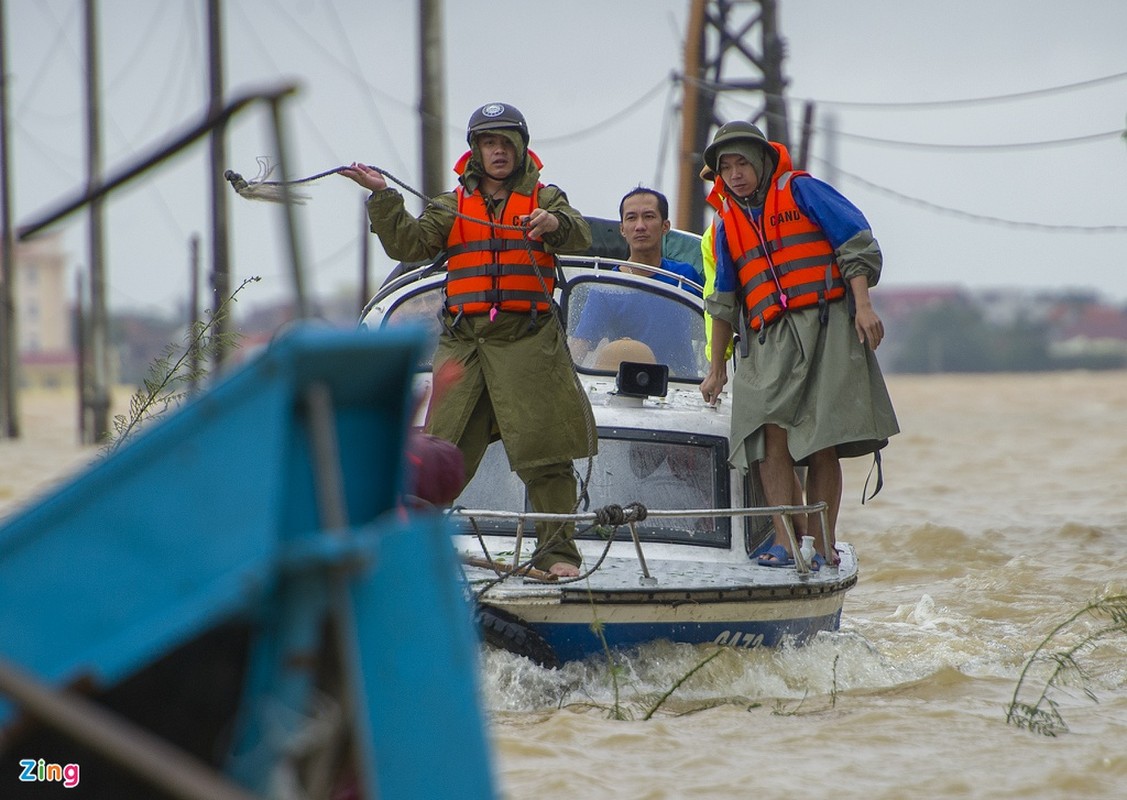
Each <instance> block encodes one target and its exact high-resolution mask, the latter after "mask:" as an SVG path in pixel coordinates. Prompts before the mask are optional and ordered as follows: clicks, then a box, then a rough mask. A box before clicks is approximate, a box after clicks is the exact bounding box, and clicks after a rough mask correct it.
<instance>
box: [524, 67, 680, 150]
mask: <svg viewBox="0 0 1127 800" xmlns="http://www.w3.org/2000/svg"><path fill="white" fill-rule="evenodd" d="M670 80H676V77H675V76H671V77H669V78H662V79H661V80H659V81H658V82H657V83H655V84H654V85H653V86H651V87H650V88H649V89H648V90H646V92H645V93H644V94H643V95H642V96H641V97H639V98H638V99H637V100H635V101H634V102H632V103H630V105H628V106H626V107H625V108H623V109H621V110H620V111H617V112H615V113H614V114H611V115H610V116H609V117H607V118H606V119H603V120H600V121H598V122H596V123H595V124H593V125H588V126H587V127H586V128H580V129H579V130H577V131H572V132H571V133H565V134H560V135H558V136H538V137H537V138H536V141H537V143H538V144H555V143H556V142H573V141H575V140H577V139H582V138H584V137H586V136H591V135H594V134H597V133H601V132H602V130H603V129H604V128H606V127H607V126H608V125H613V124H614V123H616V122H620V121H621V120H623V119H625V118H626V117H628V116H630V115H631V114H633V113H634V112H635V111H637V110H638V109H639V108H641V107H642V106H643V105H645V104H646V103H647V102H648V101H649V100H650V99H651V98H652V97H653V96H654V95H655V94H657V92H658V91H660V90H661V88H662V87H663V86H665V85H666V83H667V81H670Z"/></svg>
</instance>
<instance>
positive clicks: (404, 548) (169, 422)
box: [0, 328, 494, 800]
mask: <svg viewBox="0 0 1127 800" xmlns="http://www.w3.org/2000/svg"><path fill="white" fill-rule="evenodd" d="M423 346H424V345H423V340H422V337H421V336H420V335H419V334H418V333H417V332H409V331H408V332H405V331H384V332H380V333H378V334H376V333H367V332H359V331H332V330H327V329H324V328H298V329H296V330H295V331H293V332H292V333H291V334H289V335H287V336H285V337H282V338H280V339H279V340H277V341H276V342H274V343H273V344H271V346H270V347H269V348H267V349H266V350H265V351H264V352H262V353H261V354H260V355H259V356H258V357H256V358H255V359H253V360H252V361H251V362H250V363H248V364H247V365H246V366H245V367H244V368H242V369H240V370H239V371H237V372H235V373H233V374H231V375H230V376H228V377H226V378H225V379H223V380H222V381H221V382H219V383H217V384H216V386H215V387H214V388H213V389H211V390H209V391H207V392H206V393H204V394H202V395H200V396H199V397H198V398H196V399H194V400H193V401H191V402H190V403H188V404H187V405H185V406H184V407H183V408H182V409H180V410H178V411H177V412H175V413H172V414H169V415H168V416H167V417H166V418H164V419H162V420H161V421H159V422H158V423H156V424H154V425H153V426H151V427H150V428H149V429H147V430H144V431H142V432H141V433H140V434H139V435H137V436H136V437H135V438H134V439H133V440H132V441H129V442H127V443H125V444H124V446H123V447H121V448H120V449H119V450H117V451H116V452H115V453H113V454H112V455H111V456H109V457H107V458H105V459H103V460H102V461H100V462H98V463H96V464H95V465H93V466H92V467H91V468H90V469H89V470H88V471H86V472H85V473H83V474H81V475H79V476H78V477H77V478H75V479H74V480H73V481H71V482H70V483H68V484H67V485H64V486H62V487H61V488H59V489H58V490H57V491H55V492H54V493H52V494H50V495H49V496H47V497H45V498H43V499H42V500H40V501H39V502H37V503H35V504H34V505H32V506H31V507H29V508H27V509H25V510H22V511H21V512H18V513H17V514H15V515H14V516H12V517H10V518H8V519H7V520H6V521H4V523H3V525H2V526H0V754H2V758H3V762H4V763H5V764H6V765H8V766H9V767H11V768H13V769H14V768H15V764H16V762H17V761H20V760H26V761H30V762H31V764H32V765H31V767H29V769H28V770H27V771H25V772H26V774H25V775H24V776H23V777H21V779H20V781H16V780H15V777H14V775H13V774H12V773H11V772H9V775H10V776H11V778H10V779H5V781H4V784H3V790H2V793H3V795H4V796H5V797H11V796H18V791H17V790H21V789H22V790H26V791H27V793H28V796H44V795H43V794H42V792H43V791H47V790H48V788H49V787H46V786H43V785H41V784H42V782H44V781H53V780H55V775H58V780H60V781H64V780H68V778H66V777H64V772H65V775H66V776H69V779H73V781H74V783H76V784H78V785H79V788H80V789H81V790H82V791H80V793H79V796H82V797H142V796H143V797H157V796H161V797H163V796H169V797H171V796H176V797H198V798H201V800H202V798H208V800H220V799H221V798H248V797H255V796H257V797H268V796H291V795H286V794H284V790H285V787H287V786H300V787H303V788H304V789H305V790H307V791H308V792H309V795H310V796H329V793H330V792H341V791H345V792H347V791H353V792H354V793H355V794H356V796H363V797H385V798H392V797H394V798H420V799H421V798H435V797H461V798H489V797H493V796H494V785H493V775H492V765H491V758H490V753H489V748H488V744H487V739H486V733H485V724H484V718H483V714H482V710H481V707H480V702H479V695H480V686H479V676H478V659H479V656H480V646H479V641H478V638H477V636H476V635H475V631H474V628H473V622H472V614H471V612H470V607H469V605H468V604H467V603H466V599H465V592H464V583H463V581H462V575H461V572H460V565H459V564H458V561H457V558H456V556H455V553H454V550H453V548H452V547H451V539H450V536H451V529H450V522H449V520H448V519H447V518H445V517H444V516H442V515H438V514H422V515H418V514H414V515H411V516H405V515H403V514H402V513H401V511H400V509H399V507H398V500H399V495H400V492H401V489H402V484H403V455H402V454H403V452H404V442H405V436H406V429H407V419H406V418H407V416H408V415H409V410H408V409H409V408H410V397H411V393H412V376H413V372H414V369H415V364H416V362H417V361H418V360H419V358H420V355H421V348H422V347H423ZM439 731H440V732H441V735H438V734H437V732H439ZM449 742H456V745H454V746H450V745H449V744H448V743H449ZM52 767H58V768H59V770H58V772H57V773H56V772H53V771H52V769H51V768H52ZM64 768H65V769H64ZM71 768H73V769H71ZM37 791H38V792H39V794H37V793H36V792H37Z"/></svg>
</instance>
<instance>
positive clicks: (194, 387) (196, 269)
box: [188, 233, 200, 395]
mask: <svg viewBox="0 0 1127 800" xmlns="http://www.w3.org/2000/svg"><path fill="white" fill-rule="evenodd" d="M199 318H200V236H199V234H198V233H193V234H192V236H191V238H190V239H188V341H190V342H194V341H195V336H194V335H193V334H194V333H195V331H196V323H197V322H198V321H199ZM188 374H189V375H190V376H191V377H190V378H189V379H188V394H190V395H194V394H196V392H198V391H199V388H200V387H199V375H200V351H199V348H198V347H196V346H195V345H192V347H191V350H189V352H188Z"/></svg>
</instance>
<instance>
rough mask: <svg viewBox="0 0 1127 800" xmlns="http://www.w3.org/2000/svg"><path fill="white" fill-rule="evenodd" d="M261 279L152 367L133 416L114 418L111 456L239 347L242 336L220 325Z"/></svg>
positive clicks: (109, 447) (252, 279)
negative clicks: (218, 357)
mask: <svg viewBox="0 0 1127 800" xmlns="http://www.w3.org/2000/svg"><path fill="white" fill-rule="evenodd" d="M260 280H262V279H261V278H259V277H257V276H254V277H250V278H247V279H245V280H244V281H243V282H242V283H241V284H239V286H238V288H237V289H235V291H234V292H232V293H231V296H230V297H228V298H227V299H226V300H224V301H223V303H221V304H220V306H219V308H218V309H216V311H215V312H214V313H211V312H206V313H207V319H201V320H196V321H195V322H194V323H193V324H192V327H191V330H189V331H188V334H187V335H186V337H185V342H184V345H183V347H182V348H181V347H178V346H177V345H175V344H170V345H168V346H166V347H165V348H164V350H163V354H162V355H161V356H160V357H159V358H157V359H156V360H155V361H154V362H153V363H152V364H150V365H149V371H148V373H147V374H146V375H145V378H144V379H143V381H142V385H141V387H140V388H139V389H138V390H137V391H136V392H135V393H134V394H133V396H132V397H130V398H129V414H128V415H126V414H118V415H116V416H114V418H113V424H114V431H115V434H116V435H115V436H114V438H113V440H112V441H111V442H110V443H109V444H108V445H107V446H106V451H107V453H112V452H114V451H115V450H117V449H118V448H119V447H121V446H122V444H124V443H125V441H126V440H127V439H128V438H129V437H130V436H132V435H133V434H135V433H136V432H137V431H138V430H139V429H140V428H141V426H142V425H144V424H145V423H147V422H149V421H151V420H153V419H155V418H157V417H159V416H160V415H162V414H164V413H165V412H167V411H168V410H169V409H171V408H175V407H178V406H179V405H180V404H181V403H182V402H183V401H184V400H185V399H186V398H187V396H188V394H189V390H190V387H192V386H193V385H196V384H197V383H199V382H200V381H201V380H202V379H203V378H204V377H206V375H207V368H206V367H205V366H203V365H204V364H205V363H206V362H207V361H208V360H209V359H211V358H214V357H215V356H216V355H217V354H218V353H220V352H223V351H226V350H230V349H233V348H235V347H237V346H238V343H239V338H240V336H239V334H238V333H237V332H235V331H220V330H219V325H220V322H221V321H222V320H225V319H226V318H227V317H228V316H229V315H230V308H231V304H232V303H234V302H237V297H238V294H239V292H241V291H242V290H243V289H244V288H245V287H246V286H247V285H248V284H250V283H256V282H258V281H260Z"/></svg>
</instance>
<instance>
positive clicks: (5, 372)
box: [0, 0, 20, 439]
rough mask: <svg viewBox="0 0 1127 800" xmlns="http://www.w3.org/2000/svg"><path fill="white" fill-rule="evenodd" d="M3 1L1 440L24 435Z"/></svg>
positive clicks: (1, 6)
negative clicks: (21, 423) (21, 405)
mask: <svg viewBox="0 0 1127 800" xmlns="http://www.w3.org/2000/svg"><path fill="white" fill-rule="evenodd" d="M4 11H5V9H4V0H0V228H2V231H0V236H2V237H3V241H0V438H9V439H16V438H18V437H19V435H20V421H19V420H20V417H19V408H18V397H19V393H18V392H17V391H16V389H17V387H18V386H19V366H20V359H19V353H20V348H19V343H18V341H17V338H16V291H15V281H16V249H15V235H14V233H13V232H12V192H11V188H12V187H11V180H12V179H11V175H12V172H11V170H10V169H8V44H7V43H8V32H7V30H6V28H5V25H4Z"/></svg>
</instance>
